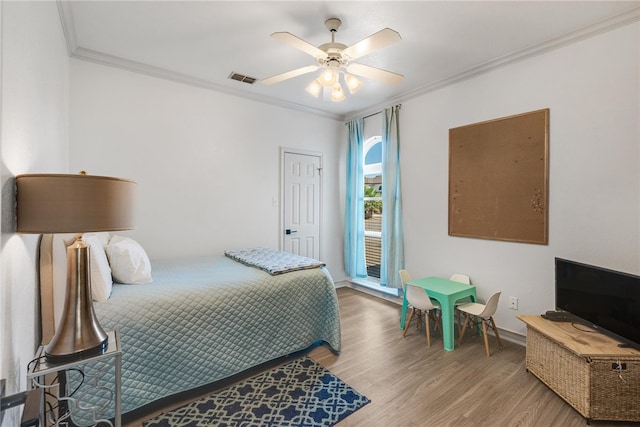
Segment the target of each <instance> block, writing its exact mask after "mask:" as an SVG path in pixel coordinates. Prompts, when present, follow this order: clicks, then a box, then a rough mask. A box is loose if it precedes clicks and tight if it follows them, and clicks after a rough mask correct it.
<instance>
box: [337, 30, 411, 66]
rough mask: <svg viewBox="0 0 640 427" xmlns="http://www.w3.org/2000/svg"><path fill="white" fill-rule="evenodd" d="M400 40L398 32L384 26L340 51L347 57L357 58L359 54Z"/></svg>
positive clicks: (362, 54)
mask: <svg viewBox="0 0 640 427" xmlns="http://www.w3.org/2000/svg"><path fill="white" fill-rule="evenodd" d="M400 40H402V37H400V33H398V32H397V31H394V30H392V29H391V28H385V29H383V30H380V31H378V32H377V33H375V34H372V35H370V36H369V37H367V38H366V39H364V40H360V41H359V42H358V43H356V44H353V45H351V46H349V47H348V48H346V49H345V50H343V51H342V54H343V55H346V56H348V57H349V59H358V58H360V57H361V56H365V55H368V54H370V53H371V52H374V51H376V50H379V49H382V48H383V47H387V46H389V45H392V44H394V43H397V42H399V41H400Z"/></svg>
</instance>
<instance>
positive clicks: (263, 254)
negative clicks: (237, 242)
mask: <svg viewBox="0 0 640 427" xmlns="http://www.w3.org/2000/svg"><path fill="white" fill-rule="evenodd" d="M224 254H225V255H226V256H228V257H229V258H231V259H234V260H236V261H238V262H241V263H243V264H245V265H248V266H250V267H256V268H259V269H260V270H262V271H266V272H267V273H269V274H271V275H272V276H275V275H276V274H282V273H289V272H291V271H296V270H307V269H309V268H318V267H322V266H324V265H325V264H324V263H323V262H320V261H318V260H316V259H313V258H308V257H305V256H301V255H296V254H292V253H289V252H282V251H276V250H273V249H269V248H248V249H238V250H227V251H225V252H224Z"/></svg>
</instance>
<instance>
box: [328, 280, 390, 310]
mask: <svg viewBox="0 0 640 427" xmlns="http://www.w3.org/2000/svg"><path fill="white" fill-rule="evenodd" d="M336 288H350V289H354V290H356V291H358V292H362V293H364V294H368V295H372V296H374V297H378V298H381V299H384V300H386V301H390V302H392V303H394V304H398V305H402V297H398V296H394V295H390V294H386V293H384V292H380V291H376V290H375V289H371V288H368V287H366V286H362V285H358V284H357V283H353V282H351V281H349V280H343V281H341V282H337V283H336Z"/></svg>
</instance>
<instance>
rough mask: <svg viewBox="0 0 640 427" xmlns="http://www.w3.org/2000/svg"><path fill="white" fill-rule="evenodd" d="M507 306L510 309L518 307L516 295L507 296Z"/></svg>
mask: <svg viewBox="0 0 640 427" xmlns="http://www.w3.org/2000/svg"><path fill="white" fill-rule="evenodd" d="M509 308H510V309H511V310H517V309H518V298H517V297H509Z"/></svg>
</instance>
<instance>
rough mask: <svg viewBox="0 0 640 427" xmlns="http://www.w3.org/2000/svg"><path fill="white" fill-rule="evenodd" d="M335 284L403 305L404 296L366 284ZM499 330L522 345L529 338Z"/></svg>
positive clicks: (510, 339)
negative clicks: (381, 290)
mask: <svg viewBox="0 0 640 427" xmlns="http://www.w3.org/2000/svg"><path fill="white" fill-rule="evenodd" d="M335 285H336V288H350V289H353V290H356V291H358V292H362V293H365V294H367V295H371V296H374V297H377V298H381V299H384V300H385V301H390V302H392V303H394V304H398V305H402V297H396V296H393V295H388V294H385V293H384V292H378V291H376V290H374V289H370V288H367V287H365V286H361V285H358V284H357V283H353V282H351V281H349V280H342V281H340V282H336V284H335ZM498 331H499V332H500V338H501V339H503V340H505V341H509V342H511V343H513V344H518V345H520V346H522V347H525V346H526V343H527V338H526V336H525V335H522V334H518V333H516V332H513V331H510V330H507V329H501V328H498ZM489 334H490V335H493V334H492V333H491V331H489Z"/></svg>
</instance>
